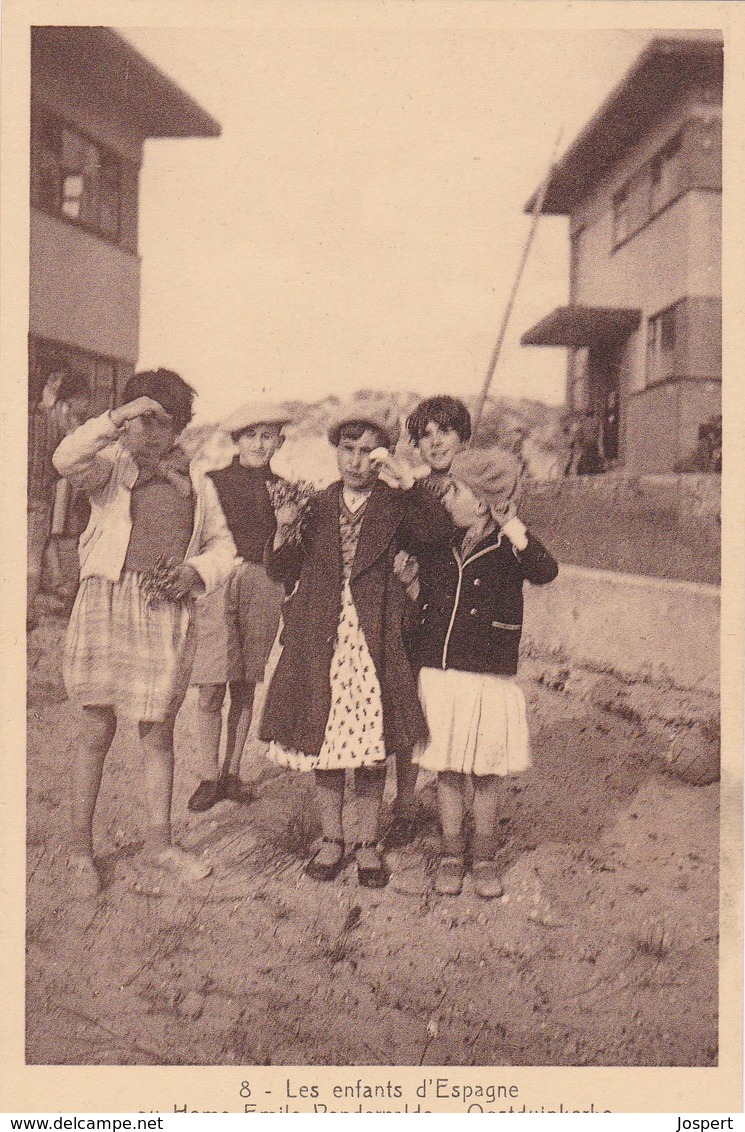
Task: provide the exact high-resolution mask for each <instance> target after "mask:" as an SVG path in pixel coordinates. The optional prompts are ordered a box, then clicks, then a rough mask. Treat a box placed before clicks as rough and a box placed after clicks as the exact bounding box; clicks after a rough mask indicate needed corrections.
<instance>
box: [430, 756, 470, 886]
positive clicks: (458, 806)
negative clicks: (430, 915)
mask: <svg viewBox="0 0 745 1132" xmlns="http://www.w3.org/2000/svg"><path fill="white" fill-rule="evenodd" d="M465 789H466V776H465V775H464V774H459V773H458V772H457V771H451V770H443V771H440V773H439V774H438V775H437V805H438V809H439V811H440V825H441V826H442V850H443V852H442V859H441V861H440V867H439V869H438V872H437V877H436V879H435V889H436V891H437V892H438V893H439V894H440V895H441V896H458V894H459V893H460V892H462V891H463V877H464V875H465V871H466V866H465V848H466V847H465V842H464V840H463V813H464V809H465Z"/></svg>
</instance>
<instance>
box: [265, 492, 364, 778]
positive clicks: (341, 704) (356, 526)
mask: <svg viewBox="0 0 745 1132" xmlns="http://www.w3.org/2000/svg"><path fill="white" fill-rule="evenodd" d="M366 507H367V504H366V503H365V504H363V505H362V507H360V508H359V509H358V510H357V511H355V512H352V511H350V510H349V508H348V507H347V506H346V504H345V502H344V498H343V495H342V497H341V499H340V502H339V536H340V541H341V556H342V601H341V614H340V616H339V624H338V628H337V634H336V644H335V647H334V655H333V657H332V660H331V668H330V671H329V682H330V685H331V710H330V711H329V717H328V722H327V724H326V731H325V734H324V738H323V744H322V745H321V749H320V751H319V752H318V754H317V755H307V754H305V753H304V752H302V751H288V750H286V749H285V748H284V747H281V746H280V745H279V744H278V743H271V744H270V747H269V752H268V753H269V757H270V758H271V759H272V760H273V761H274V762H276V763H278V764H279V765H280V766H287V767H291V768H292V769H294V770H345V769H347V768H354V767H360V766H374V765H375V764H379V763H381V762H383V761H384V760H385V743H384V740H383V702H382V695H381V690H380V681H379V680H378V675H377V673H376V671H375V665H374V663H373V659H372V657H371V656H370V650H369V649H368V647H367V641H366V640H365V634H364V633H363V631H362V628H361V626H360V623H359V618H358V616H357V609H356V607H355V604H354V598H353V597H352V588H351V585H350V578H351V574H352V563H353V562H354V557H355V554H356V553H357V544H358V542H359V537H360V531H361V529H362V523H363V520H364V516H365V510H366Z"/></svg>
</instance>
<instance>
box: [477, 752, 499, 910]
mask: <svg viewBox="0 0 745 1132" xmlns="http://www.w3.org/2000/svg"><path fill="white" fill-rule="evenodd" d="M497 784H498V778H497V776H496V775H495V774H486V775H478V776H474V778H473V788H474V795H473V827H474V828H473V846H472V849H473V853H472V855H473V866H472V868H473V881H474V887H475V889H476V892H477V894H478V895H479V896H483V897H484V898H485V899H490V898H491V897H494V896H500V895H501V894H502V881H501V878H500V876H499V872H498V871H497V866H496V862H495V860H494V856H495V854H496V851H497V800H498V797H499V795H498V790H497Z"/></svg>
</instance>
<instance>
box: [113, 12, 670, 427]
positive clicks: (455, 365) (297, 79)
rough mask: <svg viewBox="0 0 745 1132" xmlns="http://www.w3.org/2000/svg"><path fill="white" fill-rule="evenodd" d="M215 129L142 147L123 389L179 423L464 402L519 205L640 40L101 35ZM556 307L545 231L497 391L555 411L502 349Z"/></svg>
mask: <svg viewBox="0 0 745 1132" xmlns="http://www.w3.org/2000/svg"><path fill="white" fill-rule="evenodd" d="M118 30H119V31H120V32H121V33H122V34H123V35H125V37H126V38H127V39H128V40H129V41H130V43H132V44H133V46H135V47H136V48H137V49H138V50H139V51H140V52H142V54H143V55H145V56H147V58H149V59H150V60H151V61H152V62H154V63H155V64H156V65H157V66H158V67H159V68H160V69H161V70H163V71H164V72H165V73H166V74H167V75H169V77H171V78H172V79H173V80H174V81H175V82H176V83H177V84H178V85H179V86H181V87H182V88H183V89H185V90H187V91H188V92H189V93H190V94H191V95H192V97H194V98H195V99H196V100H197V101H198V102H199V103H200V104H201V105H202V106H203V107H204V108H205V109H206V110H208V111H209V112H210V113H211V114H212V115H213V116H214V117H215V118H217V120H218V121H219V122H220V123H221V126H222V136H221V137H220V138H219V139H186V140H173V141H170V140H160V139H153V140H149V141H147V142H146V144H145V159H144V166H143V171H142V176H141V200H140V252H141V256H142V261H143V262H142V311H141V335H140V358H139V365H140V367H149V366H157V365H165V366H168V367H170V368H174V369H177V370H178V371H179V372H181V373H182V374H183V376H184V377H185V378H186V379H187V380H189V381H190V382H191V383H192V384H193V385H194V386H195V388H196V389H197V391H198V393H199V395H200V396H199V402H198V410H197V420H198V421H207V420H217V419H219V418H220V417H221V416H223V415H225V414H227V413H228V412H229V411H230V410H231V409H232V408H234V407H235V406H236V404H239V403H240V402H242V401H244V400H248V399H250V398H253V397H257V396H258V397H261V398H263V397H266V398H277V399H295V398H303V399H310V400H315V399H318V398H320V397H323V396H327V395H329V394H335V395H337V396H344V395H346V394H348V393H350V392H352V391H353V390H355V389H358V388H374V389H382V390H388V391H392V390H413V391H415V392H419V393H421V394H422V395H425V394H432V393H442V392H449V393H453V394H456V395H458V394H461V395H471V396H473V395H476V394H477V393H478V391H479V389H480V387H481V384H482V382H483V378H484V374H485V372H486V369H487V366H488V363H489V359H490V356H491V352H492V349H493V347H494V343H495V341H496V338H497V334H498V331H499V327H500V323H501V320H502V316H503V313H504V310H505V307H506V303H507V300H508V296H509V292H510V290H511V287H512V284H513V280H514V277H515V273H516V270H517V267H518V263H519V260H520V256H521V252H522V249H523V246H524V243H525V240H526V238H527V235H528V231H529V228H530V217H529V216H527V215H526V214H525V213H524V212H523V207H524V204H525V202H526V200H527V199H528V198H529V197H530V195H531V193H532V192H533V190H534V189H535V188H536V187H537V186H538V185H539V183H540V182H541V180H542V179H543V177H544V176H545V173H546V170H547V168H548V164H549V160H550V157H551V153H552V150H553V149H554V146H555V143H556V140H557V135H558V134H559V132H560V131H561V133H562V140H561V144H560V149H559V152H560V153H561V152H563V151H564V150H565V149H566V148H567V147H568V146H569V144H570V143H571V141H572V140H573V138H574V137H575V136H576V134H577V133H578V131H579V130H580V129H581V127H582V126H583V125H584V124H585V122H586V121H587V120H588V119H589V118H590V117H591V116H592V114H593V113H594V112H595V110H596V109H597V108H598V106H599V105H600V103H601V102H602V100H603V99H604V98H605V96H606V95H607V94H608V93H609V91H610V90H611V89H612V87H613V86H615V85H616V83H617V82H618V81H619V80H620V79H621V78H622V76H623V75H624V73H625V72H626V70H627V69H628V67H629V66H630V65H631V63H632V62H633V60H634V59H635V58H636V56H637V55H638V53H639V51H640V50H641V49H642V48H643V46H644V44H645V43H646V42H647V40H648V38H649V33H645V32H643V31H636V30H632V31H630V30H612V29H611V30H602V31H601V30H588V31H586V32H577V31H551V30H543V29H538V30H536V29H531V30H527V29H525V28H509V27H507V28H497V27H493V28H488V29H484V28H470V29H469V28H457V29H456V28H449V29H448V28H445V27H421V26H419V27H376V28H372V29H371V28H369V27H364V28H363V27H355V26H348V27H344V28H341V27H310V28H302V29H301V28H297V27H295V28H292V27H289V28H287V27H286V28H269V27H257V26H253V27H250V28H249V27H241V26H234V27H231V28H215V27H201V28H173V27H169V28H163V29H159V28H147V29H145V28H137V29H135V28H121V27H120V28H118ZM567 299H568V230H567V221H566V220H565V219H563V218H553V217H543V218H541V220H540V223H539V226H538V231H537V235H536V239H535V242H534V244H533V247H532V250H531V254H530V258H529V260H528V265H527V268H526V271H525V274H524V276H523V279H522V283H521V286H520V290H519V293H518V299H517V302H516V305H515V309H514V311H513V315H512V319H511V321H510V326H509V330H508V334H507V338H506V340H505V344H504V347H503V350H502V354H501V356H500V360H499V365H498V367H497V372H496V375H495V379H494V385H493V391H494V392H495V393H497V394H503V395H506V396H510V397H518V398H519V397H528V398H535V399H538V400H543V401H546V402H548V403H552V404H556V403H559V402H560V401H561V400H562V398H563V391H564V372H565V352H564V351H563V350H558V349H547V348H543V349H542V348H526V347H521V346H520V345H519V338H520V335H521V334H522V333H523V331H524V330H526V329H527V328H528V327H529V326H531V325H533V323H535V322H536V321H538V319H540V318H542V317H543V316H544V315H545V314H547V313H548V312H549V311H550V310H552V309H553V308H554V307H555V306H557V305H559V304H561V303H565V302H567Z"/></svg>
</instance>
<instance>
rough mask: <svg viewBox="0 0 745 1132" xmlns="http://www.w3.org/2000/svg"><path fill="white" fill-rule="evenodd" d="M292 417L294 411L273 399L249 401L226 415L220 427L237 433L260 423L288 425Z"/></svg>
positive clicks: (224, 430) (225, 430)
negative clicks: (290, 411) (289, 410)
mask: <svg viewBox="0 0 745 1132" xmlns="http://www.w3.org/2000/svg"><path fill="white" fill-rule="evenodd" d="M292 419H293V417H292V413H289V412H288V411H287V409H286V408H285V407H284V405H279V404H277V403H276V402H272V401H248V402H247V403H246V404H245V405H241V407H240V409H235V410H234V412H232V413H231V414H230V416H229V417H226V418H225V420H224V421H223V422H222V424H221V425H220V427H221V429H222V430H223V432H230V433H236V432H243V430H244V429H247V428H253V427H254V425H260V424H271V425H280V426H281V425H286V424H289V423H290V422H291V421H292Z"/></svg>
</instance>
